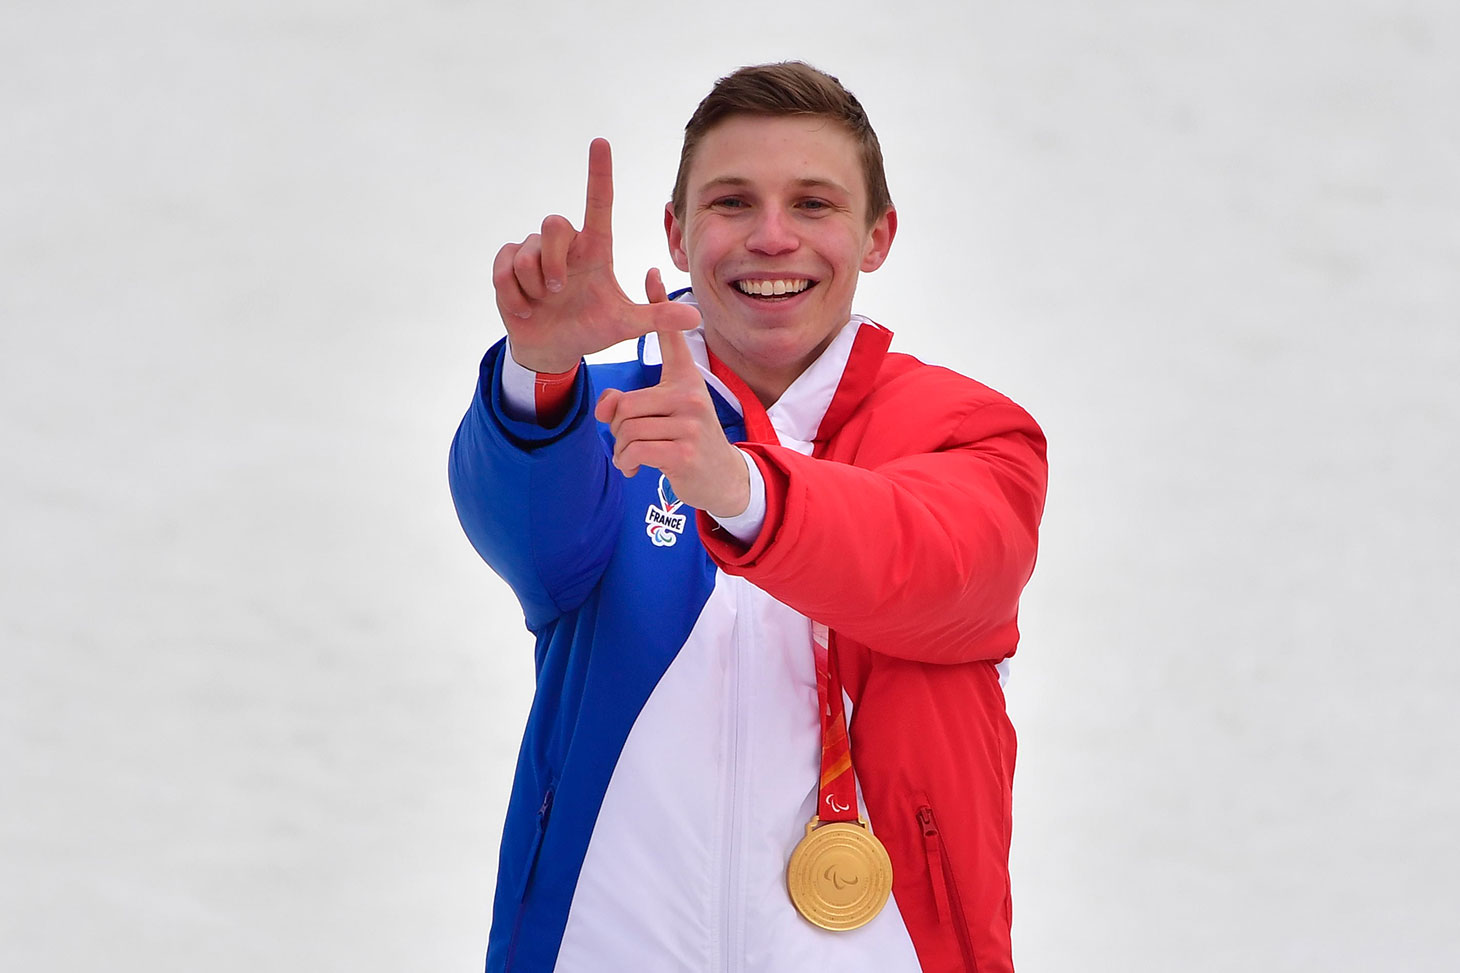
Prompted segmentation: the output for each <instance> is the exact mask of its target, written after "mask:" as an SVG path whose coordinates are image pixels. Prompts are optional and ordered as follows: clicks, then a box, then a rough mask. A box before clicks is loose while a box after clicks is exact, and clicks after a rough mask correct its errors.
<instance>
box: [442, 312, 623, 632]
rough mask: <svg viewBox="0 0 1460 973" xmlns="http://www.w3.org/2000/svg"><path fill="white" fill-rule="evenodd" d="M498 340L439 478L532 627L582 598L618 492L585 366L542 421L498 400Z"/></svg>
mask: <svg viewBox="0 0 1460 973" xmlns="http://www.w3.org/2000/svg"><path fill="white" fill-rule="evenodd" d="M506 353H507V351H506V342H505V340H504V341H500V342H498V343H497V344H496V345H495V346H493V347H492V349H491V350H490V351H488V352H487V354H486V357H484V358H483V359H482V366H481V372H480V375H479V378H478V380H477V389H476V394H475V395H474V396H473V397H472V403H471V407H470V408H469V409H468V410H467V413H466V417H465V418H463V419H462V421H461V426H460V427H459V428H458V429H457V431H456V438H455V439H454V440H453V441H452V443H451V457H450V462H449V466H448V478H449V480H450V484H451V497H452V500H453V501H454V502H455V503H456V514H457V517H458V518H460V520H461V526H462V528H463V529H464V530H465V531H466V536H467V537H468V538H469V539H470V540H471V543H472V546H473V547H475V548H476V550H477V553H478V554H480V555H481V556H482V559H483V560H485V561H486V562H487V564H489V565H490V566H491V567H492V570H494V571H496V572H497V574H499V575H501V577H502V579H503V580H505V581H506V582H507V583H508V584H509V585H511V586H512V590H513V591H514V592H515V593H516V594H517V599H518V601H520V602H521V603H522V612H523V615H524V616H525V618H526V620H527V627H528V628H529V629H531V630H533V631H534V632H536V631H538V630H539V629H541V628H542V627H543V626H544V625H546V624H547V623H548V622H550V621H552V620H553V619H555V618H557V617H558V616H559V615H561V614H563V613H564V612H567V611H570V610H572V609H574V608H576V607H578V606H579V605H580V604H582V603H583V600H584V599H585V598H587V597H588V594H589V592H590V591H591V590H592V589H593V586H594V585H595V584H597V582H598V579H599V577H600V575H601V574H602V573H603V569H604V567H605V566H606V565H607V563H608V559H609V556H610V555H611V554H612V552H613V546H614V543H615V540H616V538H617V536H618V520H619V511H620V507H621V505H622V502H623V501H622V493H621V485H620V482H619V478H618V477H616V476H613V475H611V474H612V467H611V466H610V465H609V456H608V451H607V447H606V446H605V444H604V442H603V440H602V439H601V438H600V436H599V432H598V423H597V422H596V421H595V420H594V418H593V415H592V397H591V395H590V389H589V382H588V374H587V373H588V369H587V368H586V367H583V368H580V369H579V370H578V378H577V382H576V384H575V385H574V388H573V396H574V398H573V404H572V406H571V407H570V408H569V410H568V413H567V415H566V416H564V417H563V420H562V421H561V422H560V423H558V424H557V425H555V426H551V427H543V426H539V425H537V424H536V423H534V422H520V421H517V420H515V419H512V418H511V417H510V416H509V415H508V414H507V413H506V411H505V410H504V409H503V407H502V383H501V374H500V373H501V368H502V359H503V356H505V355H506Z"/></svg>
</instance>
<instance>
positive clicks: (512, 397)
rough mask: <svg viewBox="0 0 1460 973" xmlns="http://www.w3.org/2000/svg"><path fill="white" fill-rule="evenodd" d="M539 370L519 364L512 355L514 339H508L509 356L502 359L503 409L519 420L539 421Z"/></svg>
mask: <svg viewBox="0 0 1460 973" xmlns="http://www.w3.org/2000/svg"><path fill="white" fill-rule="evenodd" d="M536 386H537V372H534V371H533V370H532V369H530V368H528V367H527V366H526V365H519V364H517V359H515V358H513V357H512V339H511V338H508V339H507V357H506V358H504V359H502V410H503V411H504V412H506V413H507V415H509V416H511V417H512V418H513V419H516V420H517V421H518V422H536V421H537V388H536Z"/></svg>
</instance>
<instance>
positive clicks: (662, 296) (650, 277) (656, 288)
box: [644, 267, 669, 304]
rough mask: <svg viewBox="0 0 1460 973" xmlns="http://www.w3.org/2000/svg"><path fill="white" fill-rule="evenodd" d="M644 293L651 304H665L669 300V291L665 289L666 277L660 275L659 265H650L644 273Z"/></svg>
mask: <svg viewBox="0 0 1460 973" xmlns="http://www.w3.org/2000/svg"><path fill="white" fill-rule="evenodd" d="M644 293H645V294H646V295H647V296H648V298H649V303H650V304H663V303H664V302H666V301H668V300H669V292H668V291H666V290H665V289H664V278H663V277H661V276H659V268H658V267H650V268H649V272H648V273H647V274H645V275H644Z"/></svg>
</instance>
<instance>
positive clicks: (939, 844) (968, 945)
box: [918, 798, 978, 973]
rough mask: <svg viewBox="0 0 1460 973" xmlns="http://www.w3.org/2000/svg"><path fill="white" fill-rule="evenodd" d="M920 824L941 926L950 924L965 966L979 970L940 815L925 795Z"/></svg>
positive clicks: (973, 971) (965, 967) (920, 806)
mask: <svg viewBox="0 0 1460 973" xmlns="http://www.w3.org/2000/svg"><path fill="white" fill-rule="evenodd" d="M918 827H919V829H920V830H921V831H922V833H923V854H924V855H925V856H926V857H927V860H928V880H929V881H930V882H931V883H932V885H933V901H934V902H935V903H936V904H937V907H938V922H939V924H940V925H951V926H952V927H953V935H954V936H955V937H956V938H957V940H958V949H959V952H960V953H961V954H962V956H963V968H964V969H965V970H967V971H969V973H977V970H978V961H977V960H975V959H974V957H973V937H972V936H971V935H970V934H969V932H968V920H967V917H966V916H965V914H964V911H963V901H962V900H961V899H960V898H959V897H958V882H957V879H956V877H955V876H954V874H953V861H952V859H951V858H950V857H949V854H948V848H947V845H946V843H945V842H944V840H943V833H942V832H941V831H940V830H939V829H938V818H937V816H936V815H935V814H934V813H933V808H932V805H930V804H928V803H927V800H926V798H924V799H923V801H922V802H921V803H920V805H919V807H918Z"/></svg>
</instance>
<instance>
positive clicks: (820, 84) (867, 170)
mask: <svg viewBox="0 0 1460 973" xmlns="http://www.w3.org/2000/svg"><path fill="white" fill-rule="evenodd" d="M732 115H763V116H771V117H775V116H782V115H813V116H818V117H821V118H829V119H831V120H833V121H836V122H840V123H841V124H842V125H843V126H844V127H845V128H846V130H847V133H848V134H849V135H851V136H852V139H853V140H854V141H855V142H856V143H857V148H858V150H859V151H860V153H861V156H862V175H863V176H864V177H865V181H866V183H867V225H868V226H871V225H872V224H873V223H875V222H877V220H878V219H880V218H881V217H882V214H884V213H886V212H887V211H888V210H889V209H891V208H892V194H891V193H890V192H889V191H888V189H887V173H886V171H885V170H884V168H883V165H882V146H881V144H879V143H878V141H877V133H876V132H874V131H873V130H872V123H871V122H869V121H868V120H867V113H866V112H865V111H863V110H862V103H861V102H859V101H857V99H856V96H855V95H853V94H852V93H851V92H850V91H848V90H847V89H846V88H843V87H842V83H841V82H840V81H838V80H837V79H836V78H834V77H832V76H831V75H829V74H827V73H826V72H825V71H819V70H817V69H816V68H813V67H812V66H811V65H809V64H806V63H804V62H802V61H781V62H779V63H776V64H757V65H752V66H750V67H743V68H741V69H740V70H738V71H736V72H734V73H733V74H729V75H726V76H725V77H723V78H721V79H720V80H719V81H716V82H715V86H714V87H713V88H711V89H710V93H709V94H708V95H706V96H705V98H704V100H703V101H701V102H700V104H699V107H698V108H696V109H695V113H694V114H693V115H691V116H690V119H689V122H688V123H687V124H686V125H685V126H684V146H683V147H682V148H681V149H680V150H679V172H678V173H676V175H675V177H674V192H673V194H672V195H671V197H670V205H671V206H673V207H674V215H675V218H676V219H678V220H680V221H681V222H683V221H684V211H685V205H686V196H687V195H688V192H689V187H688V186H687V185H686V183H687V182H688V180H689V167H690V163H691V162H692V161H693V160H694V153H695V149H696V148H698V147H699V144H700V140H701V139H703V138H704V136H705V133H706V132H708V131H709V130H710V129H712V128H714V127H715V126H716V125H718V124H719V123H720V122H722V121H724V120H725V119H726V118H729V117H731V116H732Z"/></svg>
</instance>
